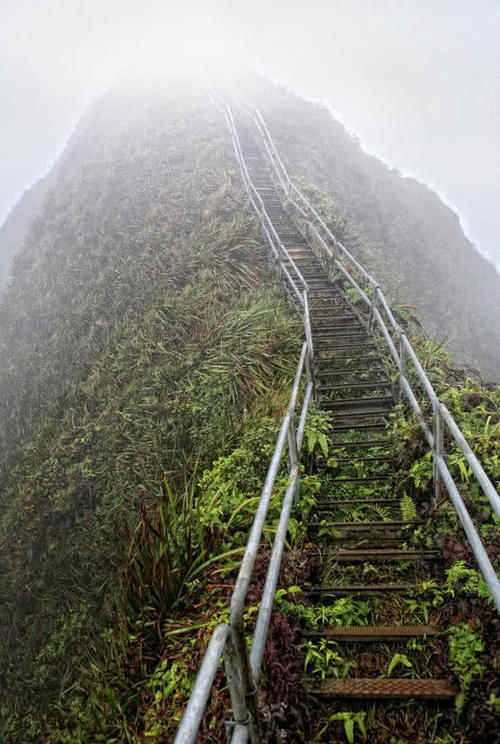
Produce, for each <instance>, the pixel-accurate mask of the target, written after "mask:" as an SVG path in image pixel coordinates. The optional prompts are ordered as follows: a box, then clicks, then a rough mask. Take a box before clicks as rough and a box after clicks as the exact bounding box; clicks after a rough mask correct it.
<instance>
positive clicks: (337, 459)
mask: <svg viewBox="0 0 500 744" xmlns="http://www.w3.org/2000/svg"><path fill="white" fill-rule="evenodd" d="M325 460H326V461H327V463H328V462H329V461H330V460H335V463H334V464H335V465H353V464H354V463H357V462H391V458H390V457H387V456H386V455H381V456H380V457H356V458H355V459H349V458H346V457H335V456H333V455H329V456H328V457H323V456H321V457H320V456H317V457H316V461H317V462H319V463H320V464H321V463H323V462H324V461H325Z"/></svg>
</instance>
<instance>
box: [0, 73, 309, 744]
mask: <svg viewBox="0 0 500 744" xmlns="http://www.w3.org/2000/svg"><path fill="white" fill-rule="evenodd" d="M181 90H182V92H180V91H179V89H176V88H175V87H174V86H170V87H168V86H167V88H166V90H165V89H160V88H156V89H151V90H147V89H143V90H142V91H140V92H138V91H137V90H135V91H134V90H129V89H126V90H124V89H119V88H115V89H114V90H113V91H111V92H110V93H108V94H107V95H106V96H105V97H104V99H103V100H102V101H100V102H99V104H98V105H96V106H95V108H94V109H93V110H92V111H90V112H88V114H87V115H86V117H85V118H84V120H83V121H82V122H81V123H80V125H79V127H78V129H77V131H76V132H75V134H74V136H73V138H72V140H71V142H70V143H69V145H68V147H67V148H66V151H65V153H64V154H63V157H62V160H61V161H60V163H59V164H58V167H57V177H56V180H55V184H54V186H53V188H52V189H51V191H50V194H49V195H48V198H47V200H46V203H45V206H44V208H43V209H42V211H41V213H40V216H39V218H38V219H37V220H36V222H35V223H34V225H33V227H32V229H31V231H30V233H29V236H28V239H27V241H26V243H25V245H24V248H23V249H22V251H21V252H20V253H19V254H18V255H17V256H16V261H15V264H14V271H13V274H14V276H13V281H12V283H11V286H10V287H9V289H8V290H7V292H6V294H5V296H4V299H3V302H2V305H1V315H0V328H1V330H0V339H1V340H0V348H1V354H0V358H1V361H0V398H1V404H0V407H1V410H0V417H1V420H2V426H1V427H0V428H1V451H2V466H1V473H2V475H1V481H0V482H1V484H2V491H1V498H0V560H1V562H2V566H3V568H4V570H3V571H2V577H1V579H0V596H1V600H0V603H1V610H0V618H1V621H0V623H1V630H0V638H1V640H0V670H1V672H0V690H1V691H2V692H1V696H2V701H1V703H0V710H1V711H2V718H3V724H2V725H0V732H1V735H0V738H2V740H3V741H26V740H27V739H28V740H29V741H43V742H49V741H53V742H61V741H75V740H80V739H79V738H78V737H79V734H78V733H77V730H79V728H80V727H83V729H85V730H87V731H88V730H90V731H93V732H94V733H95V731H96V730H97V728H98V727H97V728H96V726H97V724H95V722H94V723H92V722H90V723H89V720H91V721H92V720H93V719H92V716H93V715H98V713H96V707H95V706H98V705H104V706H105V707H106V705H107V703H105V702H103V699H100V698H99V696H97V698H96V700H97V702H96V701H95V700H94V702H93V704H92V705H93V707H92V706H91V711H93V713H92V712H89V709H88V708H87V707H86V705H87V703H86V701H87V700H88V697H89V692H90V690H96V689H99V685H98V679H97V678H96V676H95V673H94V675H93V676H92V674H91V671H92V669H94V668H95V664H96V663H97V662H98V659H101V663H103V664H104V663H105V662H104V659H105V651H104V650H103V649H105V648H106V643H105V640H104V639H105V638H106V637H108V638H109V631H106V628H107V627H108V626H110V627H112V628H114V633H113V637H115V638H116V639H117V638H119V637H120V632H119V622H118V620H117V612H119V609H117V608H119V607H120V606H121V604H120V603H123V602H125V601H126V599H127V591H129V590H130V591H131V592H132V593H134V594H135V592H136V591H137V588H136V583H135V581H134V580H133V578H132V577H129V578H128V580H127V570H129V571H133V570H134V565H135V564H134V560H136V559H137V560H139V559H140V556H141V553H140V551H135V552H134V551H133V552H132V558H131V557H130V556H129V554H128V552H127V551H128V546H129V542H130V539H131V538H130V536H131V535H132V534H136V535H137V532H136V530H137V529H138V528H139V527H140V525H141V523H144V521H146V522H147V519H148V518H147V517H146V514H151V519H153V516H154V513H155V510H156V508H157V506H156V504H157V503H158V499H159V498H160V503H161V494H162V493H163V495H164V496H165V495H166V494H167V493H169V492H170V491H169V489H174V493H175V494H180V495H179V496H177V495H176V496H175V502H176V503H175V511H177V509H178V508H179V505H178V504H177V499H181V500H182V499H183V498H184V497H183V496H182V494H183V493H184V491H183V489H184V488H189V485H186V484H189V482H190V480H192V482H193V483H194V484H196V480H197V477H198V476H197V475H196V474H197V473H200V474H201V473H202V472H203V469H204V468H206V467H208V466H210V465H211V463H212V462H213V461H214V460H216V459H217V457H219V456H220V455H224V454H225V453H227V452H228V450H229V449H230V448H231V447H232V446H234V443H235V442H238V441H239V439H240V437H241V432H242V427H243V422H246V423H247V425H248V424H249V422H252V421H253V422H265V421H266V420H267V418H266V417H268V416H269V417H271V418H270V419H269V421H271V422H272V421H273V417H274V416H276V415H277V416H279V415H280V413H281V406H282V405H283V400H282V394H281V387H282V382H283V380H285V381H286V380H288V379H289V376H290V374H291V373H292V365H293V366H294V365H295V357H296V353H297V348H298V344H299V337H298V334H297V327H296V323H295V320H294V319H293V318H290V314H289V311H288V310H287V309H285V307H284V305H283V303H282V301H281V300H280V298H279V295H277V293H276V289H275V287H274V285H273V281H272V280H268V279H266V275H267V273H268V272H267V268H266V265H267V264H266V261H265V257H264V254H263V250H262V246H261V244H260V242H259V240H258V233H257V231H256V226H255V223H254V221H253V220H252V219H251V218H249V217H248V216H247V214H246V213H245V210H244V199H243V197H242V193H241V188H240V185H239V181H238V177H237V175H236V174H235V168H234V162H233V156H232V152H231V150H230V148H229V143H228V141H227V136H226V132H225V129H224V122H223V121H221V119H220V117H219V115H218V113H217V112H215V111H213V110H212V109H211V108H210V106H209V105H208V103H207V99H206V96H205V93H204V90H203V89H202V88H201V87H197V86H192V87H191V88H188V87H187V84H184V85H183V86H182V89H181ZM268 427H269V424H268ZM271 431H272V429H271ZM162 474H163V475H162ZM159 494H160V497H159ZM158 508H159V507H158ZM141 515H142V516H141ZM172 518H173V516H170V517H168V519H169V520H170V530H169V531H170V532H171V531H172V522H171V519H172ZM141 519H142V522H141ZM127 534H128V535H129V537H128V538H127V537H126V535H127ZM181 537H182V538H183V539H185V534H184V532H182V531H181V533H180V534H179V540H180V539H181ZM146 547H147V545H146ZM207 549H208V546H207ZM186 550H188V548H186ZM194 556H195V557H194V558H193V560H194V559H196V560H198V559H199V557H200V556H203V551H202V550H201V549H198V550H197V551H194ZM129 561H131V563H130V564H129ZM189 567H190V563H189V557H188V555H187V554H184V553H183V554H182V558H181V559H180V564H179V565H178V566H177V568H176V571H177V572H178V571H179V570H181V569H182V570H183V571H184V570H186V571H188V570H189ZM122 574H123V579H120V578H119V577H120V576H121V575H122ZM127 582H128V583H127ZM127 587H129V588H128V589H127ZM144 591H146V589H145V588H144ZM155 597H156V599H155V598H153V597H151V598H150V600H149V601H148V603H147V604H148V613H149V616H148V617H146V618H145V619H143V620H142V621H141V616H142V613H143V612H144V608H143V607H142V604H141V603H139V606H138V607H137V608H136V612H137V614H136V615H135V614H134V611H133V610H132V609H131V608H130V607H128V610H127V613H126V615H125V622H126V627H125V626H124V627H123V628H122V633H123V634H124V636H123V637H125V638H128V637H129V635H130V633H132V632H136V630H137V628H138V627H139V625H140V623H141V622H146V621H147V623H146V625H147V624H148V623H149V619H150V617H151V616H152V614H154V607H155V602H156V601H158V602H159V603H160V604H159V605H158V607H157V611H158V618H159V620H158V622H159V621H160V620H161V619H162V618H164V617H165V608H164V602H165V598H164V597H163V596H161V592H160V595H159V596H158V595H156V594H155ZM118 617H119V615H118ZM127 628H128V630H127ZM131 629H132V630H131ZM133 629H135V630H133ZM106 633H108V636H106ZM148 633H149V629H148V628H146V631H145V635H146V638H147V636H148ZM103 634H104V635H103ZM130 637H131V636H130ZM91 640H92V643H90V641H91ZM142 642H143V641H139V640H138V641H137V643H138V645H137V648H136V650H135V651H134V652H133V653H134V655H135V654H136V653H137V649H139V647H140V645H141V643H142ZM127 643H128V642H127ZM144 643H146V645H147V640H146V641H144ZM151 643H152V644H153V645H154V639H153V641H151ZM120 653H121V652H120ZM149 655H150V656H151V655H153V657H154V652H153V649H152V646H151V644H150V647H149ZM138 659H139V657H138ZM137 663H138V666H137V671H136V674H137V675H138V677H137V679H139V678H140V677H141V675H142V674H143V666H142V664H143V663H146V664H149V665H150V664H151V661H148V662H141V661H140V660H138V662H137ZM21 670H22V671H21ZM98 675H99V673H98ZM68 689H72V690H73V692H72V693H71V695H69V694H68V693H67V690H68ZM127 689H128V688H127ZM80 711H81V713H80ZM89 716H90V719H89ZM141 725H142V724H141ZM68 726H69V728H68ZM93 740H96V739H94V738H93ZM99 740H100V739H99Z"/></svg>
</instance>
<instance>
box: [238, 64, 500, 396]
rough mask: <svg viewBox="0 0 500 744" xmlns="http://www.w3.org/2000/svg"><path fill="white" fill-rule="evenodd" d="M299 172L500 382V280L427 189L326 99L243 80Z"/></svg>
mask: <svg viewBox="0 0 500 744" xmlns="http://www.w3.org/2000/svg"><path fill="white" fill-rule="evenodd" d="M243 88H244V90H245V92H246V93H247V95H248V98H249V99H250V100H251V101H252V102H253V103H255V104H256V105H257V106H259V108H260V109H261V111H262V113H263V115H264V118H265V119H266V121H267V123H268V126H269V128H270V130H271V133H272V135H273V136H274V138H275V140H276V143H277V145H278V147H279V150H280V152H281V154H282V155H283V156H284V158H285V161H286V162H287V164H288V165H289V170H290V172H291V174H292V175H296V176H299V177H301V178H302V179H304V180H305V181H306V182H313V183H315V184H317V185H319V186H320V187H322V188H323V189H324V190H325V191H326V192H328V194H329V195H330V197H331V199H332V201H333V211H332V210H330V215H331V217H332V220H333V221H334V223H335V224H334V227H335V228H336V231H337V234H339V236H340V237H341V238H342V237H343V238H344V239H345V241H346V245H348V246H351V247H353V248H354V252H355V255H356V256H357V257H358V258H359V259H361V261H362V262H363V264H364V265H365V267H366V268H367V269H368V270H369V271H371V272H372V274H373V275H374V276H375V278H376V279H377V280H378V281H379V282H380V284H381V286H382V287H383V289H384V290H385V291H386V293H387V294H388V295H389V296H390V297H392V298H393V300H394V301H395V302H396V303H401V304H407V305H413V306H415V307H416V308H417V315H418V316H419V318H420V319H421V320H422V322H423V323H424V325H425V328H426V330H427V331H428V332H430V333H431V334H432V336H433V337H434V338H435V339H437V340H439V341H443V340H445V339H446V340H447V342H448V349H449V350H450V352H451V353H452V354H453V355H454V356H455V358H456V359H457V360H459V361H463V362H466V363H468V364H469V365H472V366H474V367H477V368H479V369H480V371H481V372H482V373H483V374H485V375H486V376H488V377H490V378H492V379H496V380H497V381H498V380H500V276H499V275H498V274H497V273H496V271H495V268H494V267H493V266H492V265H491V264H490V263H489V262H488V261H487V260H486V259H485V258H483V257H482V256H481V254H480V253H479V252H478V251H477V250H476V249H475V248H474V246H473V245H472V243H471V242H470V241H469V240H468V239H467V238H466V236H465V235H464V233H463V230H462V229H461V226H460V223H459V220H458V217H457V215H456V214H455V213H454V212H453V211H452V210H451V209H450V208H449V207H447V206H446V205H445V204H444V203H443V202H442V201H441V199H440V198H439V197H438V196H437V194H435V193H434V192H433V191H431V190H430V189H429V188H428V187H427V186H426V185H424V184H420V183H418V182H417V181H416V180H415V179H413V178H405V177H403V176H401V175H400V173H399V172H398V171H397V170H391V169H389V168H388V167H387V166H386V165H384V164H383V163H382V162H381V161H380V160H378V159H377V158H375V157H373V156H371V155H368V154H367V153H365V152H364V151H363V149H362V148H361V147H360V145H359V143H358V142H357V141H356V139H355V138H353V137H351V136H350V135H349V133H348V132H347V131H346V129H345V127H344V126H343V125H342V124H340V123H339V122H338V121H336V120H335V119H334V118H333V117H332V115H331V114H330V112H329V111H328V110H327V109H326V108H325V107H324V106H322V105H319V104H313V103H309V102H307V101H305V100H304V99H303V98H301V97H299V96H296V95H294V94H292V93H290V92H289V91H286V90H285V89H283V88H280V87H278V86H276V85H273V84H271V83H269V82H268V81H267V80H266V79H264V78H262V79H260V80H259V81H258V84H256V82H255V80H252V81H251V82H248V81H247V82H246V83H245V84H244V85H243Z"/></svg>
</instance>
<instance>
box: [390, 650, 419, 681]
mask: <svg viewBox="0 0 500 744" xmlns="http://www.w3.org/2000/svg"><path fill="white" fill-rule="evenodd" d="M400 666H403V667H405V668H406V669H412V668H413V664H412V663H411V661H410V660H409V658H408V657H407V656H406V655H405V654H399V653H397V654H394V656H393V657H392V659H391V660H390V661H389V664H388V666H387V676H388V677H390V676H391V674H392V673H393V671H394V670H395V669H396V668H397V667H400Z"/></svg>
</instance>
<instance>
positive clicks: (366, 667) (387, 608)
mask: <svg viewBox="0 0 500 744" xmlns="http://www.w3.org/2000/svg"><path fill="white" fill-rule="evenodd" d="M237 129H238V134H239V138H240V144H241V147H242V150H243V154H244V158H245V162H246V164H247V167H248V170H249V175H250V178H251V180H252V182H253V184H254V186H255V187H256V189H257V191H258V193H259V194H260V196H261V198H262V200H263V202H264V205H265V208H266V211H267V213H268V215H269V217H270V218H271V221H272V223H273V225H274V227H275V229H276V231H277V233H278V235H279V238H280V240H281V241H282V243H283V245H284V246H285V248H286V250H287V251H288V254H289V256H290V258H291V259H292V261H293V262H294V264H295V265H296V266H297V267H298V268H299V270H300V272H301V274H302V276H303V278H304V279H305V281H306V282H307V285H308V290H309V291H308V297H309V305H310V316H311V325H312V336H313V345H314V352H315V359H314V369H313V374H314V383H315V394H316V400H317V403H318V404H319V406H320V407H321V408H322V409H323V410H325V411H328V412H329V414H330V416H331V422H332V431H331V438H330V444H329V454H328V458H326V459H325V458H317V460H316V470H315V472H316V473H317V474H318V475H319V476H320V479H321V482H322V491H321V494H320V495H319V497H318V499H317V503H316V507H315V510H314V512H313V513H312V514H311V515H310V517H309V522H308V525H307V539H306V543H305V547H304V552H305V556H302V559H304V557H305V558H307V559H308V560H310V561H311V563H312V565H314V566H315V569H314V573H315V581H314V582H313V583H311V584H310V585H309V586H305V587H303V588H302V598H303V601H304V602H306V603H308V604H309V605H310V606H311V607H317V608H319V607H328V606H333V605H334V603H335V602H338V600H339V599H341V598H346V597H350V598H353V600H356V601H358V602H359V601H364V602H365V603H369V611H368V612H367V614H365V616H364V619H363V623H365V624H361V621H360V623H359V624H357V625H354V624H353V625H347V626H346V625H342V626H338V625H333V626H331V627H328V626H324V625H322V626H319V628H318V629H314V630H304V633H303V640H304V642H305V643H307V642H312V643H314V642H316V641H317V642H321V641H323V643H325V642H326V643H327V644H329V645H330V646H331V649H332V650H334V651H335V652H336V653H339V654H341V655H342V656H343V657H345V658H346V659H347V662H346V663H347V666H348V668H349V671H348V672H347V673H345V676H342V674H341V675H340V678H335V679H332V678H329V677H328V676H326V677H325V678H324V679H322V678H321V676H313V675H311V676H310V677H308V678H307V680H306V685H307V687H308V688H309V690H310V691H311V692H312V693H313V694H315V695H317V696H318V697H319V698H321V699H325V700H332V701H336V700H341V699H343V698H348V699H365V700H369V701H383V700H387V699H394V700H398V701H402V703H403V704H404V703H405V702H408V701H412V700H415V699H417V698H421V699H422V700H425V701H441V703H442V701H452V700H453V699H454V697H455V695H456V690H455V689H454V688H453V687H452V686H451V685H450V684H449V682H448V681H447V680H445V679H441V678H439V677H437V678H433V677H426V676H425V673H424V676H422V678H420V674H419V673H418V672H419V664H418V658H415V659H413V658H412V654H413V656H416V657H418V649H419V648H420V646H419V643H420V642H421V641H422V639H423V640H427V639H434V640H435V642H436V644H439V628H438V627H435V626H434V625H431V624H416V623H415V622H412V621H411V618H409V617H408V613H407V612H406V611H405V605H404V601H403V598H404V597H405V596H406V595H408V594H410V593H411V592H412V590H413V589H414V588H415V586H416V585H417V584H418V582H421V581H423V580H425V579H430V578H432V579H436V578H437V579H438V578H439V575H440V563H441V556H440V553H439V551H435V550H421V549H415V548H412V547H409V545H411V541H410V538H411V535H412V533H413V531H414V530H415V529H416V528H417V527H418V520H413V521H412V520H404V519H402V516H401V509H400V503H399V499H398V498H397V497H396V496H395V488H394V483H393V477H392V463H391V458H390V454H389V442H388V440H387V434H386V430H387V426H386V425H387V421H388V416H389V415H390V413H391V411H392V409H393V407H394V404H395V400H394V391H393V388H392V384H391V380H390V379H389V377H388V376H387V374H386V372H385V370H384V366H383V362H382V359H381V357H380V354H379V352H378V349H377V343H376V339H375V338H374V336H373V335H371V334H370V333H369V332H368V330H367V328H368V324H367V323H366V322H365V320H364V319H363V318H362V317H361V316H360V315H358V313H357V312H356V309H355V308H354V307H353V306H352V305H351V303H350V302H349V300H348V298H347V297H346V295H345V294H344V293H343V291H342V289H341V288H340V287H339V286H337V284H335V283H332V281H330V279H329V277H328V275H327V273H326V271H325V269H324V268H323V266H322V264H321V262H320V261H319V260H318V258H317V257H316V255H315V254H314V252H313V249H312V247H311V245H310V243H309V241H308V240H307V238H306V237H305V236H304V235H303V234H302V233H301V232H300V231H299V229H298V228H297V227H296V226H295V224H294V223H293V221H292V220H291V218H290V217H289V215H288V214H287V212H286V210H285V208H284V206H283V204H282V201H281V199H280V197H279V195H278V193H277V191H276V189H275V186H274V182H273V179H272V177H271V173H270V172H269V170H268V167H267V165H266V161H265V160H264V157H263V156H262V155H261V152H260V150H259V147H258V146H257V143H256V141H255V139H254V136H253V133H252V131H251V130H250V129H249V125H248V123H247V122H246V121H245V120H244V118H243V117H242V119H241V121H240V120H238V122H237ZM285 266H286V267H287V268H288V269H289V270H290V273H292V271H293V266H292V265H291V263H290V262H287V263H285ZM372 577H375V578H372ZM365 609H366V608H365ZM434 640H433V642H434ZM412 643H413V648H414V650H415V649H416V652H414V650H413V651H412V650H411V649H412V647H411V644H412ZM324 648H325V647H324V646H323V649H324ZM443 653H445V651H444V650H443ZM395 654H402V655H404V656H405V658H407V659H408V658H410V659H411V661H409V663H410V664H412V667H411V671H410V672H408V669H407V665H406V664H405V665H404V666H403V672H407V673H408V674H410V675H411V674H415V676H417V675H418V677H419V678H411V676H390V677H389V674H388V665H389V663H390V659H391V657H392V658H395ZM344 671H345V670H344ZM395 672H398V673H399V674H401V665H399V666H397V668H396V669H395Z"/></svg>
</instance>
